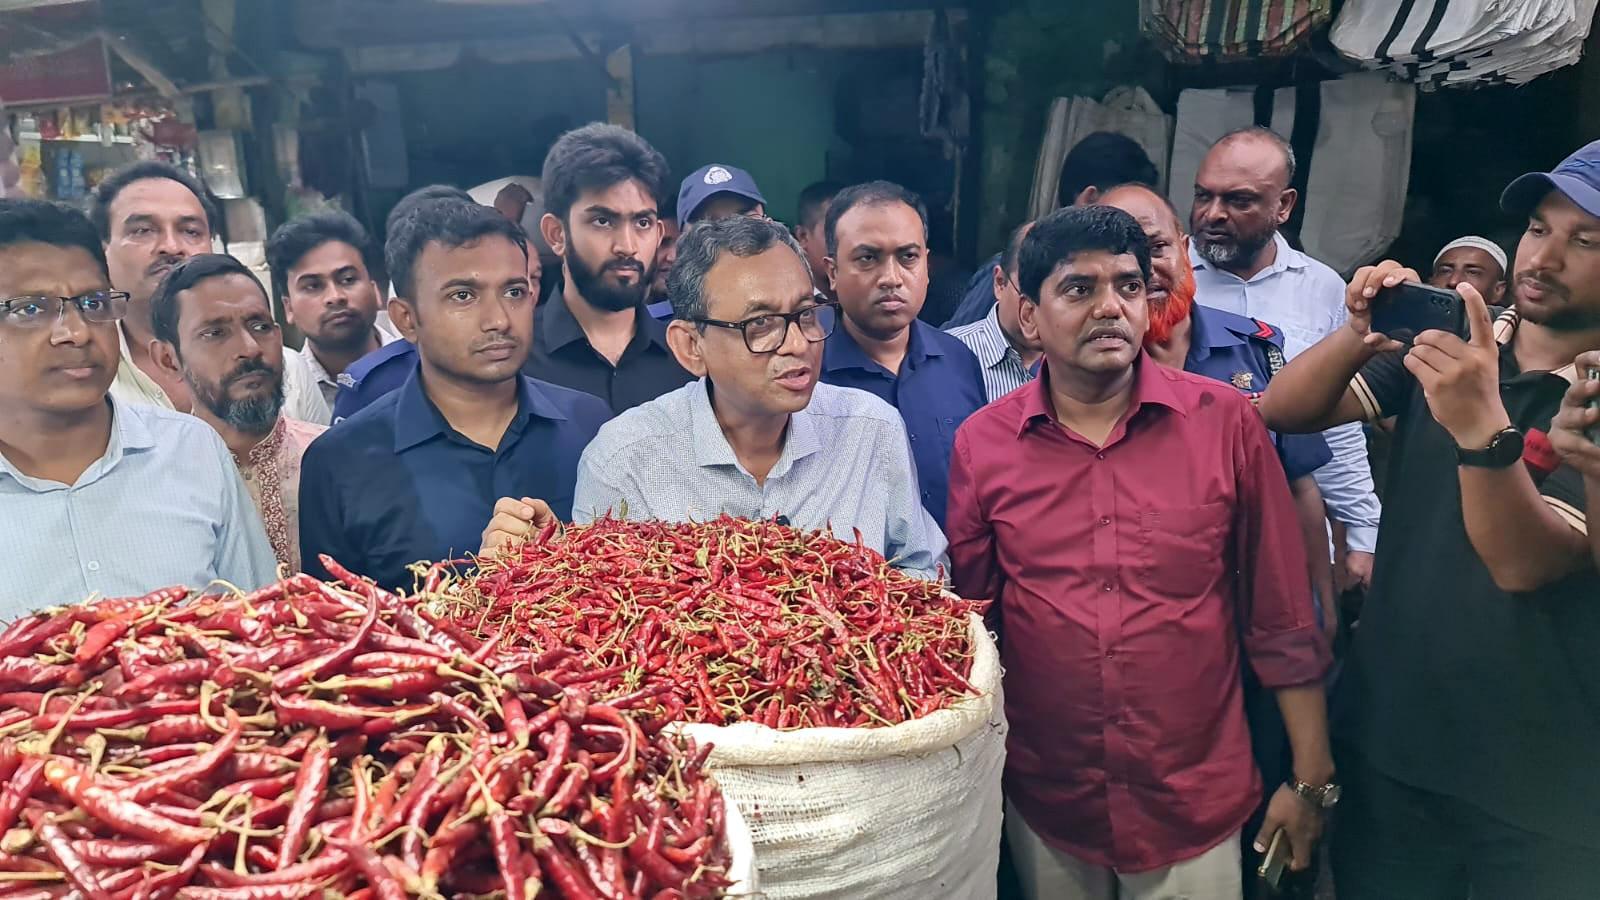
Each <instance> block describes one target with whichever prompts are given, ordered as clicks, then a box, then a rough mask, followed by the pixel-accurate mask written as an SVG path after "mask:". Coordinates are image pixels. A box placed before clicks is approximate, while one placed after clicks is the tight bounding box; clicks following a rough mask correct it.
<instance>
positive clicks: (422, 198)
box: [383, 184, 477, 241]
mask: <svg viewBox="0 0 1600 900" xmlns="http://www.w3.org/2000/svg"><path fill="white" fill-rule="evenodd" d="M429 200H460V201H462V202H464V203H475V202H477V201H475V200H473V199H472V195H471V194H469V193H467V192H466V191H463V190H462V189H461V188H458V187H455V186H454V185H449V184H430V185H428V186H427V187H420V188H417V189H416V190H414V191H412V192H411V193H409V194H407V195H405V196H404V197H401V198H400V200H399V201H398V202H396V203H395V205H394V208H393V209H391V210H389V216H388V218H386V219H384V220H383V239H384V240H385V241H387V240H388V239H389V234H390V233H391V232H393V231H394V223H396V222H398V221H400V220H401V219H402V218H404V217H405V214H406V213H408V212H410V211H411V210H412V209H414V208H416V205H417V204H418V203H426V202H428V201H429Z"/></svg>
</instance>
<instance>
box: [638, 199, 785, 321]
mask: <svg viewBox="0 0 1600 900" xmlns="http://www.w3.org/2000/svg"><path fill="white" fill-rule="evenodd" d="M778 244H782V245H783V246H785V247H788V248H789V249H790V250H792V251H794V255H795V257H796V258H797V259H799V260H800V265H802V266H805V270H806V277H807V278H810V277H811V264H810V263H808V262H806V254H805V251H803V250H801V249H800V244H799V242H797V241H796V240H795V239H794V235H792V234H790V233H789V229H788V228H787V227H785V226H784V225H783V223H781V222H775V221H773V220H772V219H769V218H766V217H765V216H729V217H728V218H725V219H717V220H715V221H711V222H699V223H696V224H695V225H693V226H691V227H690V228H689V230H688V231H685V232H684V233H683V235H682V236H681V237H679V238H678V258H677V261H675V262H674V263H673V264H672V275H671V276H670V277H668V278H667V295H668V296H669V297H670V298H671V300H672V314H673V316H675V317H677V318H679V319H683V320H685V321H689V322H694V321H698V320H700V319H704V318H705V317H706V275H707V274H709V273H710V272H711V267H712V266H714V265H716V263H717V260H718V259H720V258H721V257H722V254H724V253H732V254H733V255H734V256H739V257H749V256H755V255H756V254H758V253H765V252H767V251H768V250H771V249H772V248H773V247H774V246H776V245H778Z"/></svg>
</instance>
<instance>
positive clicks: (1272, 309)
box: [1189, 128, 1383, 587]
mask: <svg viewBox="0 0 1600 900" xmlns="http://www.w3.org/2000/svg"><path fill="white" fill-rule="evenodd" d="M1294 171H1295V160H1294V150H1293V148H1291V147H1290V146H1289V142H1288V141H1286V140H1284V139H1283V138H1282V137H1281V136H1279V135H1278V134H1276V133H1274V132H1272V131H1270V130H1268V129H1265V128H1245V129H1241V130H1239V131H1234V132H1230V133H1229V134H1226V135H1224V136H1223V137H1222V138H1221V139H1220V140H1218V141H1217V142H1216V143H1215V144H1213V145H1212V147H1211V150H1210V151H1209V152H1207V153H1206V157H1205V159H1204V160H1202V161H1201V163H1200V170H1199V171H1198V172H1196V173H1195V179H1194V208H1193V209H1192V211H1191V212H1190V213H1189V233H1190V234H1191V235H1192V236H1193V240H1192V242H1191V245H1190V248H1189V261H1190V262H1191V263H1192V264H1193V266H1194V278H1195V286H1196V290H1195V302H1196V303H1200V304H1203V305H1205V306H1210V307H1213V308H1215V309H1220V310H1224V311H1226V312H1231V313H1237V314H1238V315H1241V316H1249V317H1250V318H1252V319H1258V320H1260V321H1263V322H1271V323H1272V324H1273V325H1275V326H1277V327H1278V328H1281V329H1283V334H1284V343H1283V352H1284V355H1285V356H1286V357H1288V358H1289V359H1293V358H1294V357H1295V356H1296V355H1298V354H1299V353H1300V352H1301V351H1303V350H1305V349H1307V348H1309V347H1310V346H1311V345H1313V344H1315V343H1316V342H1317V341H1319V340H1321V339H1322V338H1323V337H1324V336H1325V335H1328V334H1331V333H1333V332H1334V331H1337V330H1338V329H1340V328H1342V327H1344V323H1345V319H1346V312H1345V306H1344V279H1342V278H1340V277H1339V275H1338V273H1336V272H1334V271H1333V270H1332V269H1330V268H1328V267H1327V266H1326V265H1324V264H1323V263H1320V262H1318V261H1317V260H1314V259H1312V258H1311V257H1309V256H1307V255H1306V254H1304V253H1301V252H1300V251H1298V250H1296V249H1294V248H1293V247H1291V246H1289V242H1288V241H1286V240H1284V237H1283V235H1282V234H1280V233H1279V231H1278V229H1279V228H1281V227H1282V226H1283V224H1284V223H1285V222H1287V221H1289V214H1290V213H1291V212H1293V211H1294V205H1295V202H1296V201H1297V200H1298V199H1299V194H1298V193H1297V192H1296V191H1295V189H1294V188H1292V187H1290V185H1291V184H1293V183H1294ZM1325 437H1326V438H1327V440H1328V446H1329V448H1331V449H1332V450H1333V462H1331V463H1329V464H1328V465H1326V466H1323V467H1322V468H1321V469H1319V470H1317V474H1316V478H1317V486H1318V487H1319V488H1321V489H1322V497H1323V499H1324V500H1326V501H1327V504H1328V508H1329V509H1330V510H1331V511H1332V513H1333V517H1334V519H1335V520H1337V521H1339V522H1341V523H1343V524H1344V526H1345V532H1346V535H1347V541H1348V546H1347V547H1345V548H1341V549H1345V550H1347V551H1348V552H1347V553H1345V554H1343V555H1339V554H1336V556H1339V558H1342V559H1343V560H1344V572H1343V577H1342V578H1341V579H1340V580H1341V582H1342V583H1344V584H1347V585H1361V586H1363V587H1365V586H1367V585H1370V584H1371V582H1372V551H1373V550H1374V549H1375V548H1376V547H1377V544H1378V519H1379V517H1380V516H1381V515H1382V512H1383V508H1382V506H1380V505H1379V503H1378V497H1377V495H1376V494H1375V493H1374V492H1373V485H1372V469H1371V467H1370V466H1369V465H1368V463H1367V440H1366V435H1365V434H1364V433H1363V432H1362V430H1361V426H1360V425H1359V424H1357V423H1351V424H1349V425H1343V426H1340V427H1339V428H1335V429H1332V430H1330V431H1328V432H1326V434H1325Z"/></svg>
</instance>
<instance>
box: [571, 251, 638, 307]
mask: <svg viewBox="0 0 1600 900" xmlns="http://www.w3.org/2000/svg"><path fill="white" fill-rule="evenodd" d="M653 268H654V266H653V265H652V266H646V265H645V264H644V263H642V262H640V261H638V260H636V259H614V260H611V261H609V262H607V263H604V264H603V265H601V266H599V267H595V266H591V265H589V261H588V260H586V259H584V258H583V256H582V254H580V253H579V252H578V248H577V247H569V248H567V272H568V273H570V274H571V275H572V286H573V287H575V288H577V289H578V294H579V296H581V297H583V299H584V300H587V301H588V302H589V304H590V305H592V306H594V307H596V308H598V309H603V310H605V311H607V312H622V311H624V310H629V309H633V308H634V307H635V306H638V305H639V304H640V303H642V302H644V297H645V294H646V293H647V292H649V290H650V286H651V284H652V283H653V282H654V272H652V271H651V270H652V269H653ZM622 271H634V272H637V273H638V274H639V277H638V278H637V279H636V280H635V281H634V283H633V284H619V283H615V282H608V281H606V277H605V276H606V273H607V272H622Z"/></svg>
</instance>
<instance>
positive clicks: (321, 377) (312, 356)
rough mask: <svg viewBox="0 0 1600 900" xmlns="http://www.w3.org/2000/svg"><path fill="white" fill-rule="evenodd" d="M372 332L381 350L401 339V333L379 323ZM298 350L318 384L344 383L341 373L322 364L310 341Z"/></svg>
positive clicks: (334, 384)
mask: <svg viewBox="0 0 1600 900" xmlns="http://www.w3.org/2000/svg"><path fill="white" fill-rule="evenodd" d="M372 333H373V334H374V335H375V336H376V337H377V338H378V349H379V350H382V349H383V348H384V347H387V346H389V345H390V344H392V343H394V342H395V341H398V340H401V337H400V335H399V334H397V333H391V332H388V331H385V330H383V329H382V328H379V327H378V326H377V325H374V326H372ZM297 352H298V353H299V354H300V356H301V358H302V359H304V360H305V361H306V366H307V367H308V368H310V369H311V377H312V379H313V380H314V381H316V382H317V383H318V384H330V385H333V386H335V387H338V386H339V385H340V384H341V383H342V382H341V381H340V376H339V375H334V374H333V373H332V372H329V371H328V369H327V367H326V366H324V365H323V364H322V360H320V359H317V354H316V353H314V352H312V350H311V342H310V341H306V343H305V345H304V346H302V347H301V348H300V349H299V351H297ZM374 352H376V351H374Z"/></svg>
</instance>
